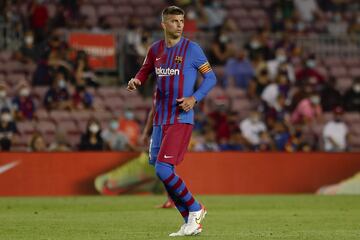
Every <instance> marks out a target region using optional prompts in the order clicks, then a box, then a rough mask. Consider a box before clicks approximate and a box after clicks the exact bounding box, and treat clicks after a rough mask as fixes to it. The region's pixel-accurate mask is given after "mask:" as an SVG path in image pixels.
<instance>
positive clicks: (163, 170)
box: [155, 161, 173, 180]
mask: <svg viewBox="0 0 360 240" xmlns="http://www.w3.org/2000/svg"><path fill="white" fill-rule="evenodd" d="M155 172H156V175H157V176H158V177H159V178H160V179H161V180H164V179H166V178H168V177H169V176H170V175H171V173H172V172H173V170H172V166H171V165H170V164H167V163H162V162H158V161H157V162H156V163H155Z"/></svg>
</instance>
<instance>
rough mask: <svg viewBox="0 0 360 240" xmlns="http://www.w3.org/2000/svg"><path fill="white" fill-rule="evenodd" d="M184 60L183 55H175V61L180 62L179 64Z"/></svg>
mask: <svg viewBox="0 0 360 240" xmlns="http://www.w3.org/2000/svg"><path fill="white" fill-rule="evenodd" d="M182 60H183V57H180V56H176V57H175V62H176V63H178V64H179V63H182Z"/></svg>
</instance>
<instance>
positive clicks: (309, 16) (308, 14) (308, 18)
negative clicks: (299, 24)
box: [294, 0, 320, 22]
mask: <svg viewBox="0 0 360 240" xmlns="http://www.w3.org/2000/svg"><path fill="white" fill-rule="evenodd" d="M294 5H295V8H296V10H297V11H298V13H299V15H300V18H301V20H302V21H304V22H312V21H313V20H314V18H315V16H316V15H317V14H318V13H319V12H320V9H319V6H318V5H317V2H316V0H294Z"/></svg>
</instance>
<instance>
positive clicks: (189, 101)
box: [176, 96, 196, 112]
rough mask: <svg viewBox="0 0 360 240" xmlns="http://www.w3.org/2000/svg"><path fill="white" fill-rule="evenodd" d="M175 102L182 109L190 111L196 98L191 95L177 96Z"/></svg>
mask: <svg viewBox="0 0 360 240" xmlns="http://www.w3.org/2000/svg"><path fill="white" fill-rule="evenodd" d="M176 102H177V103H178V105H179V107H180V108H181V109H182V110H184V111H185V112H188V111H190V110H191V109H193V107H194V105H195V103H196V99H195V98H194V97H193V96H191V97H188V98H178V99H176Z"/></svg>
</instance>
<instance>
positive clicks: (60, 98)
mask: <svg viewBox="0 0 360 240" xmlns="http://www.w3.org/2000/svg"><path fill="white" fill-rule="evenodd" d="M44 106H45V107H46V108H47V109H48V110H65V109H66V110H70V109H71V100H70V95H69V91H68V89H67V82H66V80H65V76H64V73H63V72H61V71H58V72H57V73H56V74H55V79H54V80H53V83H52V86H51V87H50V88H49V90H48V91H47V92H46V94H45V98H44Z"/></svg>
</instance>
